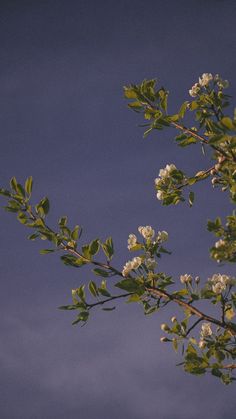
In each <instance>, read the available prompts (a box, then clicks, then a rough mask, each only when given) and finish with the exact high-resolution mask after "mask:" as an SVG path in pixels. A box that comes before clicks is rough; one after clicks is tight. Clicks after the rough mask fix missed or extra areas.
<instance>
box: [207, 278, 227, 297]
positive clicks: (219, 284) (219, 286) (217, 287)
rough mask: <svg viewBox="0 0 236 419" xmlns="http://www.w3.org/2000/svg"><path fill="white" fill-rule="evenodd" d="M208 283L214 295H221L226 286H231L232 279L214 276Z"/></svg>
mask: <svg viewBox="0 0 236 419" xmlns="http://www.w3.org/2000/svg"><path fill="white" fill-rule="evenodd" d="M208 281H209V282H210V284H211V286H212V291H213V292H214V293H215V294H221V293H222V292H223V291H225V290H226V287H227V285H230V284H231V282H232V278H230V277H229V276H228V275H221V274H214V275H213V276H212V277H211V278H209V279H208Z"/></svg>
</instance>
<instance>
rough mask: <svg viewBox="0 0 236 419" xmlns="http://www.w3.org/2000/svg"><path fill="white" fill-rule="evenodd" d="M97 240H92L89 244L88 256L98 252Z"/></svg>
mask: <svg viewBox="0 0 236 419" xmlns="http://www.w3.org/2000/svg"><path fill="white" fill-rule="evenodd" d="M99 247H100V244H99V239H96V240H93V241H92V242H91V243H90V244H89V254H90V255H92V256H94V255H96V254H97V253H98V251H99Z"/></svg>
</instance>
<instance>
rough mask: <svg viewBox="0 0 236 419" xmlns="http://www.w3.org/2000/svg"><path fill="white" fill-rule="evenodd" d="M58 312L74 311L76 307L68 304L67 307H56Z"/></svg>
mask: <svg viewBox="0 0 236 419" xmlns="http://www.w3.org/2000/svg"><path fill="white" fill-rule="evenodd" d="M58 309H59V310H76V309H77V307H76V305H72V304H69V305H67V306H60V307H58Z"/></svg>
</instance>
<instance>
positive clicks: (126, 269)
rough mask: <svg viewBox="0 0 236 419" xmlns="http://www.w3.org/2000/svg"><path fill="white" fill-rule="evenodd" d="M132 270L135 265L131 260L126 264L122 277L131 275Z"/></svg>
mask: <svg viewBox="0 0 236 419" xmlns="http://www.w3.org/2000/svg"><path fill="white" fill-rule="evenodd" d="M132 269H133V263H132V261H131V260H129V261H128V262H126V264H125V266H124V267H123V271H122V275H123V276H127V275H129V273H130V271H132Z"/></svg>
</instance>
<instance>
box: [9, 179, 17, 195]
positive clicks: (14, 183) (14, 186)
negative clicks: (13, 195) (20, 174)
mask: <svg viewBox="0 0 236 419" xmlns="http://www.w3.org/2000/svg"><path fill="white" fill-rule="evenodd" d="M10 186H11V188H12V189H13V190H14V191H15V192H17V180H16V178H15V177H12V178H11V180H10Z"/></svg>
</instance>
